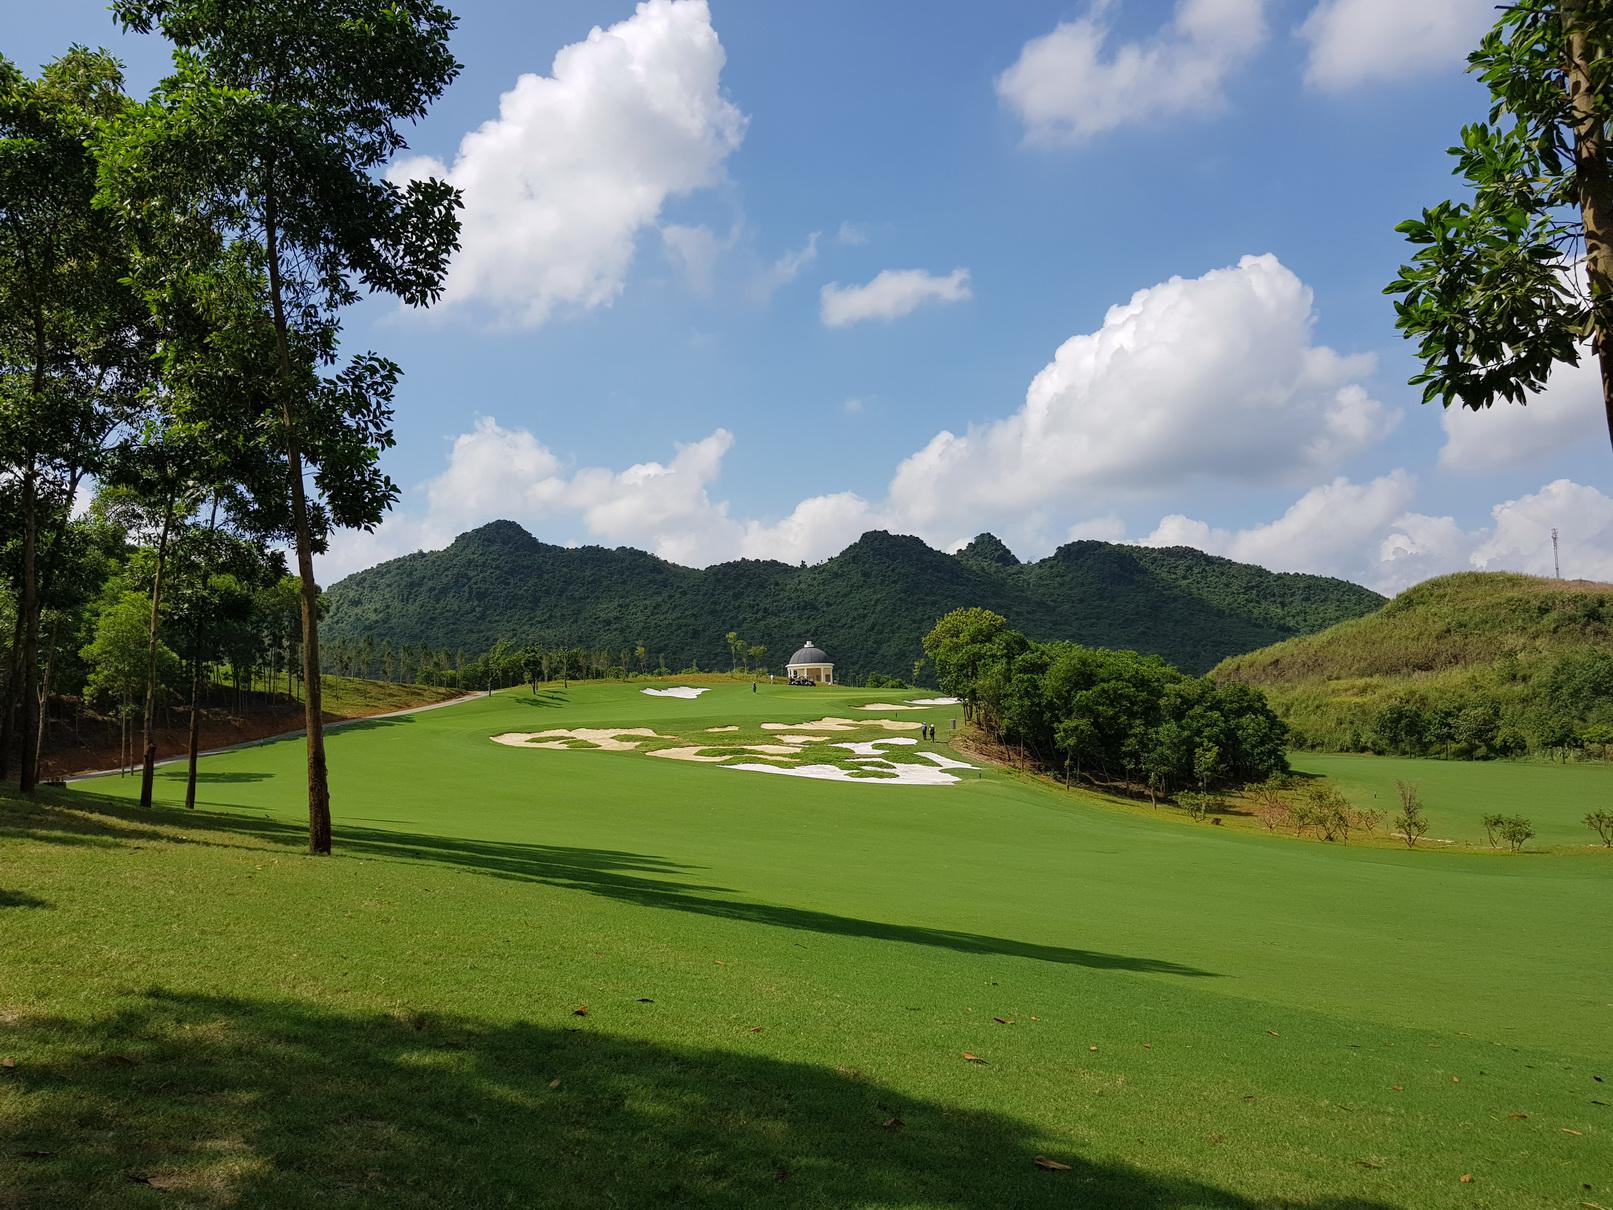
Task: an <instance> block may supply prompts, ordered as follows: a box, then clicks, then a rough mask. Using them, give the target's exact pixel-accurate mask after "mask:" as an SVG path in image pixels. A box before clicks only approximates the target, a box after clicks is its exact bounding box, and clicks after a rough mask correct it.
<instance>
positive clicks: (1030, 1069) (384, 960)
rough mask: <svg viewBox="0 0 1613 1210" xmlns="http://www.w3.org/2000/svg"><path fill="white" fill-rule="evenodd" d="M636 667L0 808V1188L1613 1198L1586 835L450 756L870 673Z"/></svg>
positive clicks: (1223, 1203) (776, 708) (636, 764)
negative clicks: (633, 676) (331, 830)
mask: <svg viewBox="0 0 1613 1210" xmlns="http://www.w3.org/2000/svg"><path fill="white" fill-rule="evenodd" d="M640 687H641V686H640V685H638V684H628V685H622V684H610V685H586V686H574V687H573V688H572V689H571V690H570V691H569V692H560V691H550V692H546V693H544V694H542V695H540V696H539V697H537V698H534V697H533V696H532V695H531V694H529V693H527V692H525V691H515V692H509V693H503V694H499V695H497V696H495V697H494V698H492V699H484V700H478V701H474V702H470V703H467V704H465V705H460V706H455V707H453V708H450V709H446V710H441V711H433V712H429V713H425V714H420V715H414V716H410V717H407V718H402V719H396V720H387V721H378V722H375V723H359V724H355V725H354V726H352V727H349V728H346V729H343V730H341V731H339V732H335V733H333V734H332V736H331V738H330V760H331V770H332V782H333V787H334V792H335V809H336V816H337V856H336V857H334V858H332V859H328V860H324V859H317V860H316V859H312V858H308V857H306V856H303V855H302V854H301V852H300V847H301V844H302V832H303V821H302V813H301V810H300V807H299V780H300V776H301V766H302V760H303V754H302V749H301V747H300V746H299V745H297V744H295V743H286V744H278V745H271V746H267V747H261V748H256V749H251V750H246V751H241V752H236V753H230V754H225V755H221V756H218V757H215V758H210V759H209V760H207V761H206V762H205V763H204V766H203V770H202V789H203V794H202V797H203V798H204V799H205V800H206V801H205V802H204V803H203V808H204V809H202V810H200V811H198V812H196V813H195V814H186V813H185V812H184V811H183V810H182V809H178V808H173V807H169V806H159V808H158V809H157V810H155V811H152V812H150V813H147V814H142V813H140V812H139V810H138V808H136V807H133V806H132V805H129V804H128V803H127V802H126V798H127V796H128V795H129V794H131V793H133V792H134V790H135V788H136V787H135V786H134V785H133V784H132V783H127V782H119V781H118V780H117V779H110V780H103V781H98V782H90V783H84V784H82V785H81V786H79V787H78V788H75V789H74V790H72V791H68V792H64V793H59V794H56V795H54V796H52V797H50V798H49V799H48V801H47V803H46V804H45V805H42V806H30V805H22V804H17V803H15V801H14V800H11V799H6V800H4V802H3V803H0V829H3V832H4V835H3V838H0V905H3V906H0V954H3V955H4V957H3V959H0V976H3V978H0V1054H4V1055H7V1056H11V1057H13V1058H15V1059H16V1060H17V1062H16V1066H15V1067H14V1068H8V1069H4V1070H0V1158H3V1162H0V1204H10V1203H20V1204H35V1203H38V1204H54V1203H58V1202H63V1201H72V1202H75V1203H86V1204H93V1205H113V1206H122V1205H130V1206H144V1205H156V1204H168V1205H175V1204H181V1205H182V1204H219V1205H222V1204H240V1205H307V1204H315V1203H318V1204H321V1205H328V1206H357V1205H366V1206H369V1205H373V1206H387V1207H392V1206H421V1207H425V1206H441V1205H488V1206H502V1205H512V1206H533V1205H553V1206H585V1207H592V1206H600V1207H604V1206H634V1207H636V1206H648V1205H663V1204H679V1203H682V1204H691V1205H696V1204H698V1205H716V1206H733V1207H741V1206H747V1207H748V1206H756V1205H791V1206H793V1205H810V1206H824V1207H831V1206H832V1207H840V1206H891V1207H896V1206H902V1207H908V1206H914V1207H916V1206H924V1207H948V1208H951V1207H958V1208H962V1207H977V1206H980V1207H985V1206H990V1207H997V1206H1020V1205H1024V1206H1042V1205H1047V1206H1089V1207H1111V1206H1117V1207H1146V1208H1149V1210H1166V1208H1167V1207H1168V1208H1172V1210H1175V1208H1177V1207H1220V1208H1226V1210H1255V1208H1257V1207H1268V1206H1269V1207H1276V1206H1284V1207H1306V1208H1308V1210H1345V1208H1347V1207H1348V1208H1355V1210H1371V1208H1380V1210H1381V1208H1384V1207H1403V1208H1406V1210H1410V1208H1413V1207H1415V1208H1418V1210H1421V1208H1424V1207H1436V1208H1437V1207H1464V1208H1467V1207H1496V1208H1500V1207H1508V1208H1510V1207H1560V1206H1568V1207H1574V1206H1578V1205H1580V1204H1582V1203H1586V1202H1589V1203H1593V1204H1602V1205H1613V1176H1610V1166H1609V1165H1608V1164H1607V1162H1606V1161H1607V1156H1608V1154H1609V1151H1610V1148H1609V1137H1610V1133H1613V1131H1610V1125H1613V1117H1610V1115H1613V1109H1610V1108H1609V1105H1608V1103H1609V1102H1613V1086H1610V1084H1609V1083H1608V1082H1607V1081H1613V1068H1610V1066H1609V1064H1608V1050H1607V1045H1606V1038H1607V1031H1608V1024H1609V1018H1610V1012H1613V1003H1610V1002H1613V983H1610V980H1609V976H1608V973H1607V966H1606V955H1607V952H1608V946H1609V943H1610V942H1613V924H1610V919H1609V913H1608V911H1607V910H1606V909H1607V902H1608V898H1607V896H1608V889H1609V886H1610V883H1609V878H1610V876H1613V861H1609V860H1607V859H1605V858H1604V857H1603V856H1602V855H1601V854H1593V853H1589V852H1585V853H1579V854H1539V855H1523V856H1519V857H1511V856H1499V855H1490V854H1470V853H1458V852H1449V851H1430V852H1421V851H1419V852H1415V853H1410V852H1404V851H1396V850H1388V849H1362V848H1354V847H1352V848H1336V847H1333V846H1325V845H1320V844H1312V843H1301V842H1296V841H1293V840H1288V839H1284V838H1271V837H1265V836H1256V835H1249V834H1243V833H1233V832H1230V831H1229V830H1227V829H1212V828H1207V827H1206V828H1188V827H1167V826H1161V825H1160V824H1158V823H1156V822H1154V821H1151V820H1149V819H1145V818H1138V817H1136V816H1134V815H1131V814H1128V813H1124V812H1118V811H1114V810H1111V809H1102V808H1100V807H1097V806H1094V805H1091V804H1089V803H1088V802H1087V801H1086V800H1085V799H1084V798H1083V797H1082V796H1081V795H1079V794H1074V795H1070V794H1065V793H1063V792H1062V791H1058V790H1053V789H1049V788H1047V787H1044V786H1040V785H1037V784H1034V783H1033V782H1031V781H1030V780H1029V779H1025V778H1020V777H1015V776H1012V775H1009V774H1006V773H1001V772H996V771H985V772H983V773H982V774H981V775H979V776H969V775H966V780H965V781H963V782H962V783H961V784H960V785H956V786H950V787H916V786H915V787H892V786H879V785H867V786H855V785H844V784H835V783H820V782H811V781H805V780H797V779H791V778H784V777H769V776H765V775H761V774H750V773H745V772H736V771H733V770H728V769H722V768H717V767H714V766H709V765H698V764H690V763H684V762H677V761H668V760H663V759H656V758H651V757H647V756H644V755H642V754H639V753H609V752H597V751H522V750H517V749H512V748H505V747H501V746H499V745H495V744H492V743H490V742H489V741H488V738H487V737H488V736H489V735H492V734H495V733H497V732H501V731H509V730H531V731H537V730H545V729H548V728H550V727H590V726H592V727H613V726H624V727H625V726H642V725H648V726H653V727H656V728H657V729H664V730H668V731H673V732H676V733H678V734H694V733H696V732H699V731H701V730H702V729H703V728H705V727H709V726H718V725H727V724H734V723H737V724H740V725H741V726H743V727H745V728H746V729H747V731H746V732H744V733H742V734H745V733H748V732H749V730H750V729H752V728H754V727H756V726H758V725H759V723H760V722H761V721H764V720H777V721H788V722H800V721H805V720H809V719H815V718H819V717H822V716H823V715H825V714H842V715H848V714H851V713H852V709H851V707H852V705H853V703H855V702H857V701H872V700H882V699H883V698H884V697H887V696H888V691H885V692H883V693H882V692H879V691H875V692H867V693H856V692H852V691H843V690H822V689H815V690H789V689H787V688H786V687H783V686H779V687H770V686H763V687H762V690H761V692H760V693H757V694H754V695H753V694H752V693H751V692H750V690H749V688H748V686H743V685H739V686H735V685H723V686H719V687H717V688H715V689H713V691H712V692H710V693H708V694H706V695H705V696H704V697H702V698H700V699H699V700H697V701H680V700H677V699H654V698H649V697H645V696H643V695H641V694H639V693H638V689H639V688H640ZM947 714H948V712H946V711H932V712H930V714H929V717H934V718H936V719H937V720H939V721H943V735H944V734H946V731H945V728H944V720H945V718H946V717H947ZM912 717H919V716H918V715H913V716H912ZM713 738H714V739H715V738H717V737H715V736H714V737H713ZM835 738H842V737H835ZM844 738H860V736H848V737H844ZM181 788H182V782H181V781H179V780H178V779H177V778H175V777H171V776H162V777H161V778H160V779H159V797H162V798H165V799H167V800H170V801H171V800H172V799H173V798H174V796H175V795H176V793H177V792H178V791H179V790H180V789H181ZM585 1005H586V1007H587V1013H586V1015H576V1010H578V1009H579V1008H582V1007H583V1006H585ZM996 1017H1002V1018H1004V1019H1005V1020H1007V1021H1011V1022H1012V1024H1000V1023H998V1022H997V1021H996V1020H994V1018H996ZM1094 1048H1095V1049H1094ZM965 1051H968V1052H970V1053H972V1054H974V1055H977V1056H979V1057H981V1058H983V1059H985V1060H986V1061H987V1062H986V1063H985V1064H975V1063H970V1062H966V1061H965V1060H964V1059H963V1058H962V1054H963V1052H965ZM893 1119H895V1120H898V1121H899V1122H900V1123H901V1124H900V1125H896V1124H894V1123H893V1124H891V1125H889V1126H887V1125H886V1123H892V1120H893ZM1568 1131H1574V1132H1577V1133H1568ZM1038 1155H1045V1156H1048V1157H1050V1158H1052V1159H1055V1160H1059V1161H1062V1162H1064V1163H1068V1164H1070V1165H1071V1166H1072V1170H1071V1171H1068V1172H1048V1171H1043V1170H1041V1169H1039V1168H1037V1167H1036V1166H1035V1165H1034V1163H1033V1157H1035V1156H1038ZM1463 1174H1472V1177H1473V1179H1472V1181H1471V1182H1470V1183H1462V1182H1461V1180H1460V1178H1461V1177H1462V1175H1463Z"/></svg>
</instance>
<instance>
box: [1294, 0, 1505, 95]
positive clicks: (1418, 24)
mask: <svg viewBox="0 0 1613 1210" xmlns="http://www.w3.org/2000/svg"><path fill="white" fill-rule="evenodd" d="M1495 19H1496V6H1495V3H1494V0H1321V2H1320V3H1319V4H1317V6H1316V7H1315V8H1314V9H1313V10H1312V11H1311V14H1310V16H1309V17H1307V18H1306V19H1305V23H1304V24H1303V25H1301V26H1300V28H1299V36H1300V37H1301V38H1302V39H1304V40H1305V41H1306V42H1309V43H1310V57H1309V60H1308V61H1307V63H1306V65H1305V82H1306V83H1307V84H1309V85H1310V86H1311V87H1313V88H1319V89H1322V90H1324V91H1328V92H1342V91H1344V90H1346V89H1351V88H1356V87H1358V86H1360V85H1363V84H1371V83H1386V82H1391V81H1397V80H1401V79H1405V78H1407V77H1411V76H1415V75H1418V74H1419V73H1423V72H1426V71H1428V70H1429V69H1450V68H1456V67H1460V66H1461V64H1462V63H1463V61H1464V60H1465V59H1466V57H1467V54H1468V52H1469V51H1471V50H1472V49H1473V48H1474V47H1476V46H1477V45H1478V43H1479V38H1480V37H1481V36H1482V35H1483V33H1484V31H1485V30H1486V29H1488V28H1489V27H1490V26H1491V25H1492V24H1493V23H1494V22H1495Z"/></svg>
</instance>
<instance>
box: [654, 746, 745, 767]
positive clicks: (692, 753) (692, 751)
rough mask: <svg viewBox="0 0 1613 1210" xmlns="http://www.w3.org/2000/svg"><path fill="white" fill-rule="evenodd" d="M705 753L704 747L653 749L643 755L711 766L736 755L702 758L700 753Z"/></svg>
mask: <svg viewBox="0 0 1613 1210" xmlns="http://www.w3.org/2000/svg"><path fill="white" fill-rule="evenodd" d="M705 751H706V749H705V747H704V746H701V747H697V748H656V749H654V750H652V751H650V752H646V753H645V754H644V755H646V756H664V757H666V758H667V759H668V760H692V761H699V762H700V763H701V764H713V765H714V764H716V763H717V762H718V761H722V760H727V759H728V758H729V757H730V756H734V755H737V754H736V753H733V752H722V753H719V754H718V755H716V756H709V755H706V756H702V755H701V753H703V752H705Z"/></svg>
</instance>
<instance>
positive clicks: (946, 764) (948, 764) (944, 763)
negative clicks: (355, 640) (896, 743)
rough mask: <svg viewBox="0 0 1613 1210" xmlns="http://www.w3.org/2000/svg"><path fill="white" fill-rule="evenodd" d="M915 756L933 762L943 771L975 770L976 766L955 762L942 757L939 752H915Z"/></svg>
mask: <svg viewBox="0 0 1613 1210" xmlns="http://www.w3.org/2000/svg"><path fill="white" fill-rule="evenodd" d="M914 755H915V756H922V757H923V758H924V759H925V760H933V761H934V762H935V763H936V764H937V765H939V766H940V767H941V768H943V769H973V768H974V766H973V765H971V764H970V763H969V762H968V761H965V760H953V759H952V758H951V757H950V756H942V755H941V754H940V753H939V752H915V753H914Z"/></svg>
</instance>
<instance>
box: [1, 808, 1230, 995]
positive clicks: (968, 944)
mask: <svg viewBox="0 0 1613 1210" xmlns="http://www.w3.org/2000/svg"><path fill="white" fill-rule="evenodd" d="M73 798H74V799H75V800H81V799H84V800H90V802H93V803H94V808H95V810H96V812H97V813H98V814H97V815H96V816H89V817H86V816H82V815H81V816H80V820H79V822H78V823H77V825H76V826H78V827H79V828H80V829H86V828H89V827H91V826H92V825H91V824H90V823H88V822H86V820H87V819H94V818H99V817H100V813H104V814H106V815H110V816H112V817H113V818H114V819H115V818H117V817H119V816H127V815H130V814H131V812H137V813H135V814H133V815H132V818H134V819H137V820H140V821H142V822H144V821H158V822H163V823H168V824H183V825H184V826H185V827H186V836H187V838H188V837H189V836H191V835H193V834H194V833H193V832H192V829H201V828H205V829H208V830H210V831H212V832H218V833H226V834H236V835H248V836H253V837H257V838H259V839H260V840H264V841H267V842H270V843H273V844H279V845H284V846H286V847H288V848H297V849H300V848H302V847H303V846H304V845H305V844H306V843H307V833H306V832H305V831H304V830H303V829H302V828H301V827H300V826H298V825H294V824H289V823H284V822H281V821H279V820H274V819H270V818H267V817H265V816H254V815H245V814H238V813H233V812H213V811H206V812H194V813H193V812H182V813H181V812H176V811H174V810H172V809H170V808H165V807H159V808H157V809H156V811H155V812H152V813H147V812H139V811H138V808H130V807H128V806H127V805H126V804H123V803H121V802H118V801H117V800H106V799H101V800H96V799H94V797H93V796H91V795H86V794H81V793H75V794H74V795H73ZM74 805H75V806H77V805H84V806H88V805H90V803H89V802H86V803H82V804H80V803H79V802H77V801H75V803H74ZM0 825H3V821H0ZM107 826H108V829H109V831H110V833H111V834H113V835H123V836H127V835H130V833H127V832H120V831H119V830H118V826H117V824H115V823H108V825H107ZM3 834H4V828H3V826H0V835H3ZM135 835H140V836H143V837H147V838H149V836H150V834H149V833H136V834H135ZM47 838H48V837H47ZM176 839H177V838H176ZM202 843H218V842H212V841H203V842H202ZM336 850H337V852H339V853H350V854H354V855H356V856H360V857H364V858H366V859H368V860H383V861H408V862H422V861H429V862H440V863H443V864H445V865H452V866H455V867H458V868H460V869H464V870H470V871H473V872H476V873H480V874H484V875H487V876H489V877H493V878H506V879H511V880H513V881H517V882H530V883H537V884H540V885H543V886H553V887H561V888H563V889H566V890H573V891H584V892H587V893H588V894H591V895H600V896H603V897H605V898H607V899H614V900H617V901H619V902H622V903H631V904H633V905H635V906H638V907H646V908H657V909H661V910H665V911H675V912H689V913H693V914H695V915H701V916H712V917H716V918H719V919H724V920H741V921H746V922H749V923H752V924H764V925H768V926H771V927H774V928H787V929H798V930H803V931H807V932H814V933H823V934H826V935H829V936H838V937H862V938H867V939H870V940H875V941H893V942H900V943H903V944H907V945H927V946H934V947H937V948H940V949H950V950H955V951H957V952H959V953H966V954H999V955H1003V956H1006V957H1010V958H1028V959H1032V960H1034V961H1038V962H1053V963H1059V964H1063V965H1067V966H1083V967H1088V968H1091V969H1093V970H1120V971H1134V972H1140V973H1146V974H1159V975H1176V976H1182V977H1188V978H1215V977H1217V976H1216V974H1215V972H1213V971H1208V970H1203V969H1201V968H1199V967H1195V966H1187V965H1184V964H1182V963H1179V962H1172V961H1169V960H1167V959H1162V958H1150V957H1146V956H1140V955H1133V954H1112V953H1106V952H1104V951H1101V950H1088V949H1079V948H1074V947H1070V946H1062V945H1046V944H1040V943H1037V942H1031V941H1020V940H1016V939H1013V938H1009V937H993V936H990V935H988V934H983V933H967V932H960V931H957V930H953V929H941V928H928V927H925V926H923V925H917V924H894V923H888V922H885V921H878V920H863V919H859V918H857V917H854V916H839V915H835V914H834V913H832V912H820V911H815V910H812V909H808V908H795V907H788V906H785V905H782V904H772V903H759V902H751V901H747V900H743V899H738V898H718V896H723V895H735V894H737V893H738V892H736V891H734V890H733V889H732V888H729V887H723V886H714V885H710V884H707V883H703V882H697V881H688V880H686V879H687V877H688V875H689V874H690V873H691V872H693V871H694V870H695V869H696V868H697V867H693V866H689V865H685V864H681V863H678V862H675V861H671V860H669V859H667V858H663V857H655V856H650V855H646V854H642V853H630V852H625V851H620V850H613V849H584V848H574V847H570V846H566V845H544V844H523V843H518V842H510V841H489V840H469V839H464V838H460V837H445V836H432V835H428V834H424V833H419V832H405V831H392V830H389V829H382V828H365V827H357V826H354V825H351V824H348V825H345V826H344V825H341V824H338V826H337V832H336Z"/></svg>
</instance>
